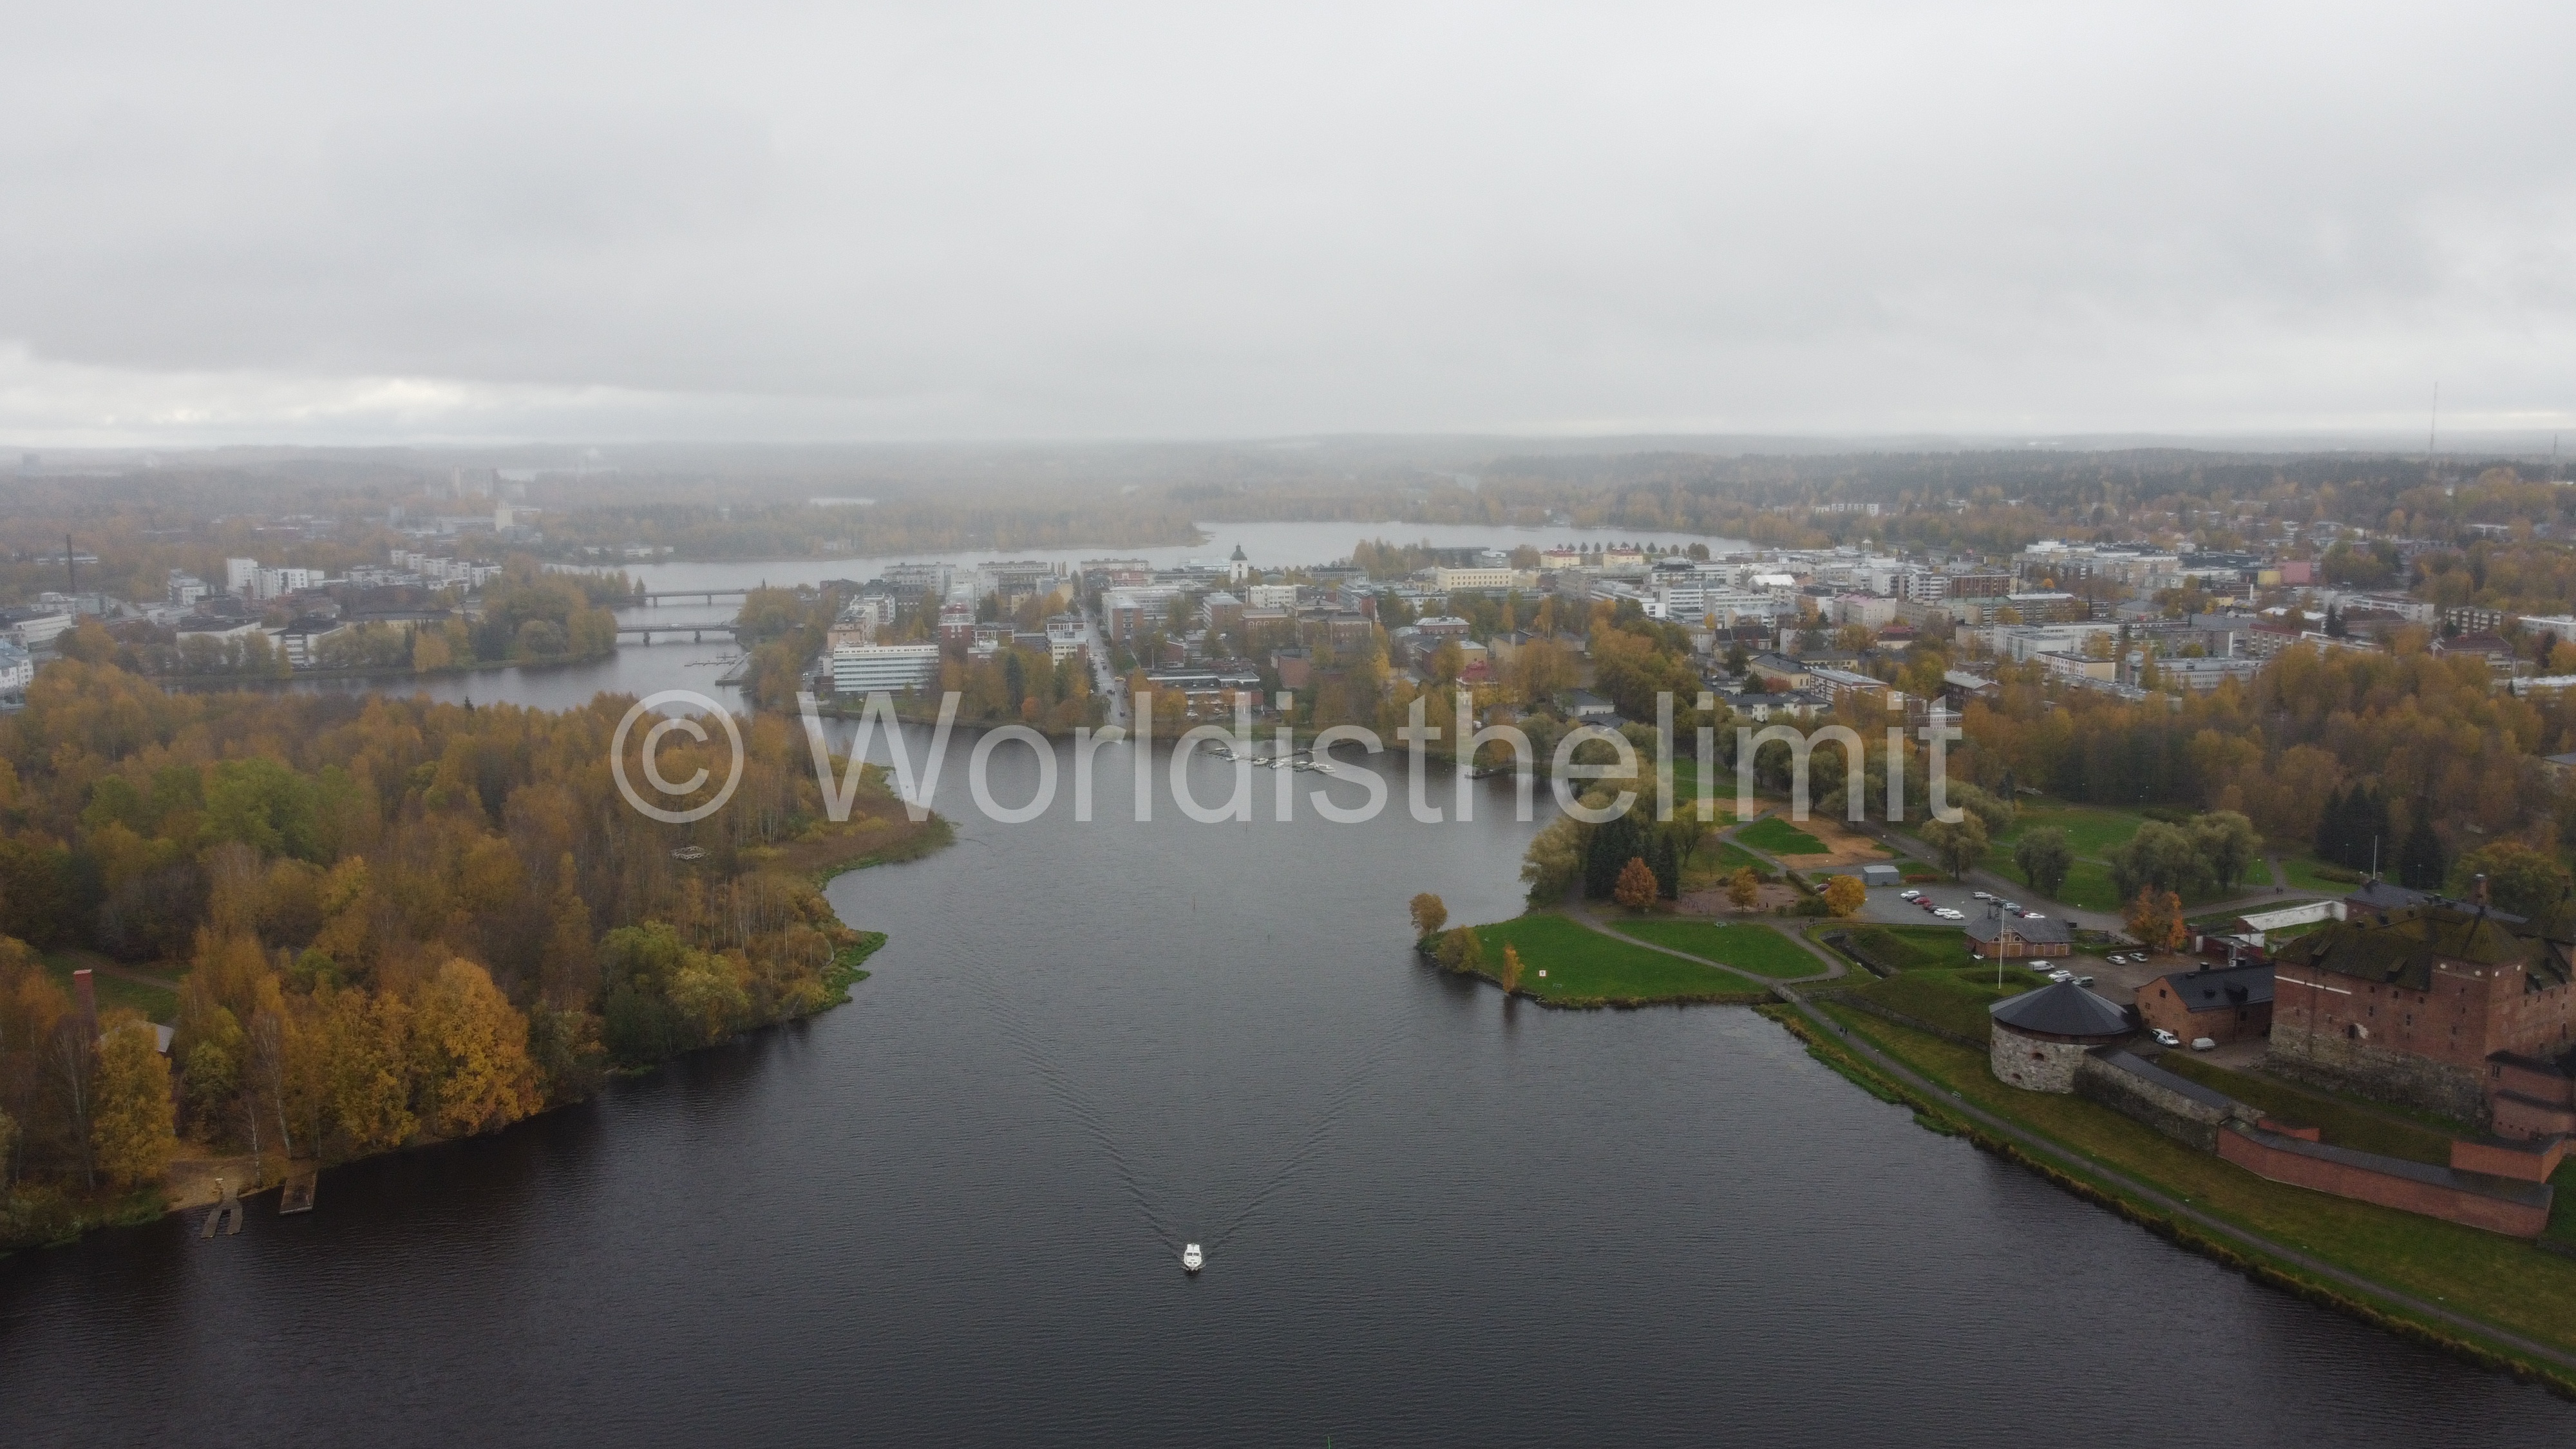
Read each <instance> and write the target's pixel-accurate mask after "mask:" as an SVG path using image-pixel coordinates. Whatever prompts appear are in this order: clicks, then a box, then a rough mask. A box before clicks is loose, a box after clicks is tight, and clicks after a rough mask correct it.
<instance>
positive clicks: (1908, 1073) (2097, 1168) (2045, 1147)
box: [1771, 983, 2576, 1369]
mask: <svg viewBox="0 0 2576 1449" xmlns="http://www.w3.org/2000/svg"><path fill="white" fill-rule="evenodd" d="M1771 994H1772V995H1774V996H1777V997H1779V998H1780V999H1781V1000H1782V1001H1785V1002H1787V1003H1789V1004H1790V1005H1791V1006H1793V1007H1796V1008H1797V1009H1798V1011H1799V1012H1800V1014H1802V1015H1804V1016H1805V1017H1806V1018H1807V1019H1808V1020H1809V1021H1812V1022H1814V1023H1815V1024H1816V1026H1817V1027H1818V1028H1819V1029H1820V1030H1823V1031H1825V1032H1828V1033H1831V1034H1832V1035H1833V1036H1834V1037H1835V1038H1836V1039H1837V1040H1838V1041H1840V1042H1841V1043H1842V1045H1843V1047H1844V1048H1845V1049H1847V1050H1849V1051H1850V1052H1851V1053H1852V1054H1853V1055H1855V1056H1858V1057H1860V1058H1862V1059H1863V1060H1865V1061H1867V1062H1868V1063H1869V1065H1870V1066H1871V1068H1872V1069H1873V1070H1876V1071H1879V1072H1883V1073H1885V1074H1886V1075H1888V1076H1890V1077H1893V1078H1895V1079H1896V1080H1897V1081H1900V1082H1903V1083H1904V1084H1906V1085H1907V1086H1909V1087H1912V1088H1913V1089H1914V1090H1916V1091H1918V1092H1921V1093H1923V1094H1924V1095H1926V1096H1927V1097H1930V1098H1933V1099H1935V1100H1938V1099H1940V1098H1944V1097H1946V1098H1948V1099H1949V1100H1948V1102H1947V1104H1946V1105H1945V1106H1944V1107H1943V1109H1942V1110H1944V1111H1947V1112H1954V1113H1957V1114H1958V1115H1959V1116H1962V1117H1965V1118H1968V1119H1969V1120H1971V1121H1973V1122H1975V1123H1976V1124H1977V1125H1978V1126H1980V1127H1983V1128H1985V1129H1986V1130H1987V1131H1989V1132H1992V1133H1994V1134H1995V1135H1996V1136H1998V1137H2003V1138H2007V1139H2009V1140H2010V1141H2011V1142H2012V1143H2013V1145H2014V1146H2016V1147H2019V1148H2021V1149H2022V1150H2023V1151H2025V1152H2028V1153H2030V1154H2031V1155H2032V1156H2034V1157H2040V1158H2044V1159H2046V1160H2047V1161H2049V1162H2051V1163H2054V1164H2056V1165H2057V1166H2059V1167H2062V1168H2065V1169H2068V1170H2069V1171H2072V1172H2075V1173H2078V1174H2081V1175H2083V1176H2088V1177H2092V1178H2095V1179H2098V1180H2101V1181H2104V1182H2108V1183H2110V1184H2111V1185H2112V1186H2114V1187H2117V1188H2118V1189H2120V1190H2121V1191H2122V1192H2125V1193H2127V1194H2128V1195H2130V1196H2131V1197H2134V1198H2136V1199H2138V1200H2139V1201H2141V1202H2144V1203H2147V1204H2148V1205H2150V1206H2152V1207H2154V1208H2155V1209H2157V1210H2158V1211H2160V1212H2163V1213H2166V1214H2168V1215H2170V1216H2172V1217H2176V1218H2180V1219H2182V1220H2183V1221H2185V1222H2188V1223H2190V1224H2191V1225H2192V1226H2194V1227H2196V1228H2200V1229H2202V1230H2203V1231H2206V1232H2208V1233H2210V1234H2212V1235H2214V1236H2216V1237H2220V1238H2224V1239H2226V1240H2228V1241H2229V1242H2232V1243H2235V1244H2237V1245H2239V1246H2240V1247H2244V1248H2248V1249H2251V1250H2253V1251H2255V1252H2258V1253H2260V1254H2262V1255H2263V1256H2265V1257H2267V1258H2272V1259H2276V1260H2278V1261H2281V1262H2285V1263H2288V1264H2290V1265H2292V1266H2294V1267H2296V1268H2298V1269H2299V1270H2300V1271H2301V1272H2304V1273H2308V1274H2310V1275H2313V1276H2315V1277H2317V1278H2322V1279H2324V1280H2326V1281H2328V1282H2331V1283H2336V1284H2339V1285H2341V1286H2343V1287H2346V1288H2350V1289H2352V1290H2353V1291H2355V1292H2357V1293H2361V1294H2364V1295H2366V1296H2368V1297H2370V1298H2376V1299H2378V1300H2380V1301H2382V1302H2384V1303H2392V1304H2395V1305H2396V1306H2398V1307H2400V1308H2403V1309H2405V1310H2406V1311H2407V1312H2409V1313H2413V1314H2417V1315H2419V1316H2421V1317H2424V1318H2430V1319H2434V1320H2436V1321H2438V1322H2442V1323H2447V1324H2449V1325H2451V1326H2452V1327H2454V1328H2457V1329H2460V1330H2462V1331H2463V1332H2466V1333H2470V1334H2474V1335H2475V1336H2477V1337H2479V1338H2483V1339H2486V1340H2488V1341H2490V1342H2493V1343H2499V1344H2503V1345H2504V1346H2505V1347H2507V1348H2510V1349H2512V1350H2513V1351H2514V1352H2516V1353H2521V1354H2527V1355H2529V1356H2530V1357H2532V1358H2535V1359H2538V1360H2540V1361H2541V1362H2543V1363H2549V1364H2555V1365H2557V1366H2558V1367H2560V1368H2566V1369H2576V1353H2569V1352H2567V1351H2566V1350H2564V1349H2559V1348H2552V1347H2550V1346H2549V1345H2548V1344H2545V1343H2539V1342H2535V1341H2533V1340H2531V1339H2528V1338H2524V1337H2522V1336H2521V1335H2519V1334H2515V1333H2509V1332H2507V1331H2505V1330H2504V1329H2501V1328H2498V1327H2496V1326H2495V1325H2494V1324H2491V1323H2486V1322H2483V1321H2481V1320H2479V1319H2475V1318H2471V1317H2469V1316H2468V1315H2467V1314H2464V1313H2455V1312H2453V1311H2452V1310H2451V1309H2449V1308H2446V1307H2444V1306H2443V1305H2442V1304H2440V1303H2436V1302H2428V1301H2427V1300H2425V1299H2422V1298H2417V1297H2415V1296H2414V1295H2412V1294H2409V1293H2405V1292H2402V1291H2400V1290H2398V1289H2395V1288H2392V1287H2389V1286H2388V1285H2387V1284H2385V1283H2381V1282H2378V1281H2376V1280H2374V1279H2370V1278H2365V1277H2363V1276H2362V1275H2360V1274H2358V1273H2354V1272H2351V1271H2349V1270H2347V1269H2344V1268H2339V1267H2336V1266H2335V1265H2334V1264H2332V1263H2328V1262H2325V1261H2324V1260H2322V1259H2319V1258H2312V1257H2310V1256H2308V1255H2307V1254H2306V1253H2303V1252H2300V1251H2299V1250H2297V1249H2296V1248H2292V1247H2290V1246H2288V1245H2287V1244H2284V1243H2278V1242H2274V1241H2273V1240H2272V1239H2270V1238H2266V1237H2264V1236H2262V1235H2261V1234H2259V1233H2254V1232H2250V1231H2248V1230H2246V1229H2244V1228H2240V1227H2238V1226H2236V1225H2235V1224H2234V1223H2231V1222H2228V1221H2227V1220H2225V1219H2224V1218H2219V1217H2213V1216H2212V1215H2210V1214H2209V1213H2206V1212H2203V1211H2201V1210H2200V1209H2199V1208H2196V1207H2193V1206H2192V1205H2191V1204H2190V1203H2189V1202H2187V1201H2184V1200H2182V1199H2178V1198H2175V1197H2173V1196H2171V1195H2169V1194H2167V1193H2165V1192H2164V1191H2162V1190H2161V1189H2158V1188H2154V1187H2150V1186H2148V1185H2147V1184H2146V1183H2145V1182H2143V1181H2141V1180H2139V1179H2137V1178H2134V1177H2131V1176H2129V1175H2128V1174H2127V1173H2125V1172H2122V1171H2120V1170H2119V1169H2117V1168H2114V1167H2108V1166H2105V1165H2104V1164H2102V1163H2099V1162H2096V1161H2094V1160H2093V1159H2091V1158H2089V1157H2085V1156H2083V1155H2081V1154H2079V1153H2076V1152H2072V1151H2069V1150H2068V1149H2066V1148H2064V1147H2061V1146H2059V1145H2058V1144H2056V1143H2054V1142H2051V1141H2050V1140H2048V1139H2047V1138H2045V1137H2041V1136H2039V1135H2038V1134H2036V1133H2033V1132H2029V1131H2026V1130H2024V1129H2023V1128H2021V1127H2019V1126H2017V1125H2015V1124H2013V1123H2011V1122H2008V1121H2006V1120H2005V1119H2003V1118H2001V1117H1998V1116H1996V1115H1994V1114H1993V1113H1991V1112H1988V1111H1986V1110H1985V1109H1983V1108H1981V1107H1977V1106H1975V1105H1973V1104H1971V1103H1970V1102H1969V1101H1968V1099H1967V1098H1966V1097H1963V1096H1961V1095H1960V1094H1959V1093H1957V1092H1955V1091H1952V1090H1950V1089H1949V1088H1946V1087H1943V1086H1941V1085H1939V1084H1938V1083H1935V1082H1933V1081H1932V1080H1931V1079H1930V1078H1928V1077H1925V1076H1924V1075H1923V1074H1922V1073H1920V1072H1917V1071H1915V1070H1914V1069H1913V1068H1912V1067H1909V1066H1907V1065H1905V1064H1904V1063H1903V1062H1900V1061H1898V1060H1896V1059H1895V1058H1894V1057H1891V1056H1889V1055H1888V1054H1887V1053H1885V1052H1883V1051H1880V1050H1879V1049H1878V1048H1877V1047H1875V1046H1873V1045H1871V1044H1870V1043H1869V1042H1867V1041H1864V1040H1862V1039H1861V1038H1859V1037H1856V1036H1853V1035H1852V1034H1851V1033H1849V1032H1847V1031H1845V1030H1843V1027H1842V1024H1841V1023H1840V1022H1837V1021H1835V1020H1833V1019H1832V1018H1831V1017H1828V1016H1826V1015H1825V1014H1824V1013H1823V1012H1821V1011H1819V1010H1817V1009H1816V1008H1815V1006H1814V1005H1813V1004H1811V1003H1810V1002H1809V1001H1808V1000H1807V999H1806V998H1805V997H1803V996H1801V995H1799V994H1798V993H1797V992H1795V991H1793V990H1791V989H1790V988H1789V986H1788V984H1786V983H1775V984H1774V985H1773V986H1772V988H1771Z"/></svg>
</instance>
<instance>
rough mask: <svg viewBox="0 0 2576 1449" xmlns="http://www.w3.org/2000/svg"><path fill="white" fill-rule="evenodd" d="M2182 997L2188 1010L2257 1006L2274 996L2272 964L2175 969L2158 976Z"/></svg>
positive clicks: (2175, 993)
mask: <svg viewBox="0 0 2576 1449" xmlns="http://www.w3.org/2000/svg"><path fill="white" fill-rule="evenodd" d="M2159 979H2161V980H2162V981H2163V982H2164V984H2165V985H2166V986H2167V987H2170V988H2171V989H2172V991H2173V994H2174V995H2175V996H2177V997H2179V998H2181V1000H2182V1004H2183V1009H2184V1010H2186V1011H2216V1010H2222V1009H2224V1008H2227V1007H2231V1006H2254V1005H2259V1004H2260V1003H2262V1002H2266V1001H2269V1000H2271V999H2272V968H2271V967H2270V966H2223V967H2219V968H2217V969H2215V970H2210V971H2176V972H2173V973H2171V974H2170V975H2167V976H2164V977H2161V978H2159Z"/></svg>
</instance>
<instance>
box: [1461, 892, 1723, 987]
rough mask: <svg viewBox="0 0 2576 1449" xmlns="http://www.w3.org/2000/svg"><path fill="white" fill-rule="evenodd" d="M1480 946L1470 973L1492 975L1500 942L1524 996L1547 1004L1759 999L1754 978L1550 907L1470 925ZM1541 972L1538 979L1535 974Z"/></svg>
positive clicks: (1500, 956)
mask: <svg viewBox="0 0 2576 1449" xmlns="http://www.w3.org/2000/svg"><path fill="white" fill-rule="evenodd" d="M1474 930H1475V932H1476V939H1477V940H1478V941H1479V942H1481V943H1482V944H1483V946H1484V949H1485V966H1484V969H1483V970H1482V971H1481V972H1479V973H1478V974H1479V975H1481V976H1483V977H1485V978H1486V979H1487V980H1499V979H1500V978H1499V977H1498V976H1497V975H1496V974H1495V973H1497V972H1499V971H1500V970H1501V969H1502V964H1503V947H1505V946H1507V945H1508V946H1510V947H1512V948H1513V949H1514V950H1516V951H1518V952H1519V953H1520V958H1521V983H1520V991H1521V994H1522V995H1524V996H1529V997H1532V998H1535V999H1536V1000H1538V1001H1540V1002H1543V1003H1545V1004H1547V1005H1549V1006H1581V1007H1591V1006H1653V1005H1661V1004H1665V1003H1669V1002H1683V1001H1702V1002H1716V1003H1729V1002H1732V1003H1744V1002H1751V1001H1762V1000H1767V999H1768V996H1769V993H1768V991H1767V990H1766V989H1765V988H1764V987H1763V985H1762V983H1760V982H1758V981H1755V980H1753V979H1752V978H1750V977H1746V976H1740V975H1737V974H1736V973H1735V972H1732V971H1728V970H1724V969H1722V968H1720V967H1717V966H1710V965H1703V964H1701V963H1699V962H1696V961H1685V960H1683V959H1681V958H1680V957H1678V956H1667V955H1665V954H1664V953H1663V952H1661V951H1651V950H1648V949H1647V948H1646V947H1644V946H1640V945H1638V944H1636V943H1635V942H1632V941H1623V940H1621V939H1619V938H1618V937H1616V936H1610V935H1604V934H1603V933H1601V932H1599V931H1596V930H1593V929H1592V928H1591V927H1589V926H1586V925H1584V924H1583V923H1582V922H1580V921H1575V920H1571V919H1569V918H1567V917H1565V916H1562V915H1559V914H1557V913H1555V912H1553V911H1546V912H1540V913H1537V914H1533V915H1527V916H1518V917H1515V918H1513V919H1511V920H1508V921H1497V922H1495V923H1494V924H1493V925H1490V926H1477V927H1475V928H1474ZM1541 971H1545V972H1546V973H1547V974H1546V975H1545V976H1541V975H1539V974H1538V973H1539V972H1541Z"/></svg>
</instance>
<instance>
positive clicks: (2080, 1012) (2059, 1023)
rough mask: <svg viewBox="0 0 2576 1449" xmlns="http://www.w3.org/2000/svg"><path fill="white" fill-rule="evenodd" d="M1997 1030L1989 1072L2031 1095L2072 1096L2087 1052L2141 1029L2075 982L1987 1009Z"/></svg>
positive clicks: (1989, 1044)
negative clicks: (2069, 1093)
mask: <svg viewBox="0 0 2576 1449" xmlns="http://www.w3.org/2000/svg"><path fill="white" fill-rule="evenodd" d="M1986 1015H1987V1016H1988V1017H1989V1018H1991V1019H1992V1021H1993V1027H1994V1029H1993V1032H1992V1034H1991V1036H1990V1037H1989V1038H1988V1041H1987V1045H1986V1068H1987V1070H1989V1071H1991V1072H1993V1073H1994V1074H1995V1080H1997V1081H1999V1082H2008V1083H2010V1084H2012V1085H2013V1086H2016V1087H2019V1088H2021V1089H2022V1090H2024V1091H2028V1092H2072V1091H2074V1090H2075V1072H2076V1069H2077V1068H2078V1067H2080V1066H2082V1065H2083V1063H2084V1054H2085V1053H2087V1052H2089V1051H2091V1050H2093V1049H2094V1048H2095V1047H2098V1046H2108V1045H2110V1044H2111V1043H2113V1042H2116V1041H2119V1040H2121V1039H2122V1038H2124V1037H2127V1036H2128V1035H2129V1034H2130V1033H2132V1032H2134V1031H2136V1030H2137V1028H2136V1027H2134V1026H2132V1025H2130V1023H2129V1013H2128V1012H2127V1011H2125V1010H2123V1009H2122V1008H2121V1006H2120V1004H2119V1003H2118V1002H2116V1001H2112V1000H2110V999H2109V998H2107V997H2102V996H2096V995H2094V994H2093V993H2092V992H2090V991H2087V990H2085V989H2084V988H2083V987H2081V986H2078V985H2076V984H2075V983H2074V982H2072V981H2061V982H2059V983H2058V984H2056V985H2054V986H2043V987H2041V988H2039V989H2038V990H2037V991H2025V992H2023V993H2022V994H2021V995H2019V996H2015V997H2010V998H2008V999H2006V1000H2003V1001H1998V1002H1996V1003H1995V1004H1994V1005H1992V1006H1990V1007H1988V1008H1986Z"/></svg>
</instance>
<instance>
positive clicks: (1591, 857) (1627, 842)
mask: <svg viewBox="0 0 2576 1449" xmlns="http://www.w3.org/2000/svg"><path fill="white" fill-rule="evenodd" d="M1645 835H1646V831H1645V827H1644V826H1642V825H1640V824H1638V823H1637V816H1636V812H1635V811H1633V810H1632V811H1630V812H1628V813H1627V814H1624V815H1620V816H1618V817H1616V818H1615V819H1610V820H1605V821H1603V822H1601V823H1600V824H1599V825H1597V826H1595V827H1593V831H1592V846H1591V849H1590V851H1589V852H1588V853H1586V855H1585V856H1584V861H1583V894H1584V895H1585V896H1587V897H1589V898H1591V899H1593V900H1596V901H1599V900H1607V899H1609V898H1610V894H1611V892H1612V891H1615V890H1617V889H1618V886H1619V872H1620V870H1621V869H1622V868H1624V867H1625V866H1626V865H1627V864H1628V862H1629V861H1631V860H1634V859H1636V858H1637V857H1638V856H1640V855H1643V854H1644V853H1645V848H1646V840H1645Z"/></svg>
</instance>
